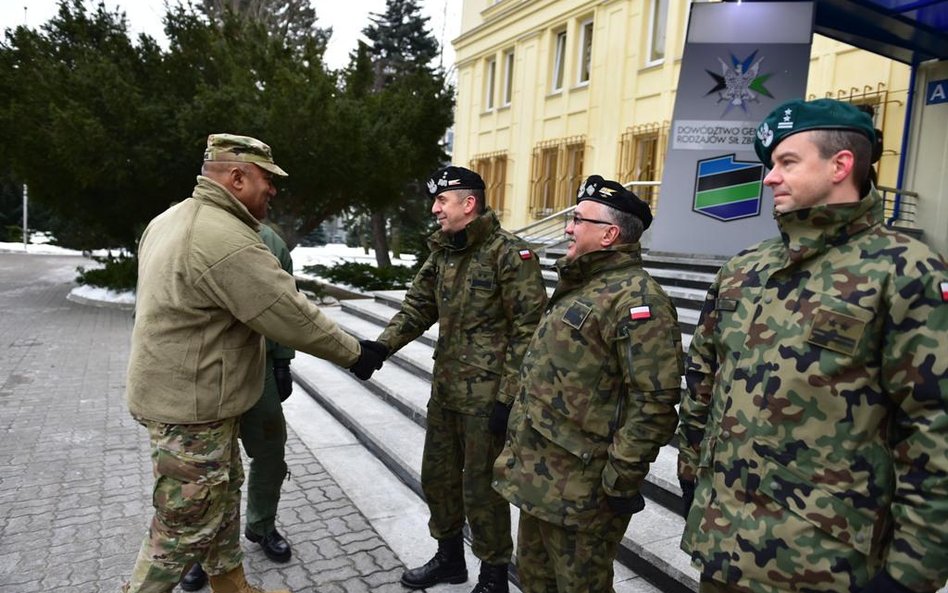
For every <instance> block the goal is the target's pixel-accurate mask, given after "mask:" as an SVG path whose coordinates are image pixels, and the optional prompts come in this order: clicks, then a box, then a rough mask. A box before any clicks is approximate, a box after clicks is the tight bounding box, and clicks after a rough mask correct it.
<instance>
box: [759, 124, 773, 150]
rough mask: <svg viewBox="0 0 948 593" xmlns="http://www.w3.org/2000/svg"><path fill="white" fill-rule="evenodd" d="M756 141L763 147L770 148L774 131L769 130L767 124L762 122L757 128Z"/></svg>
mask: <svg viewBox="0 0 948 593" xmlns="http://www.w3.org/2000/svg"><path fill="white" fill-rule="evenodd" d="M757 139H758V140H760V143H761V144H763V145H764V146H765V147H767V146H770V143H771V142H773V141H774V131H773V130H771V129H770V126H769V125H767V122H764V123H762V124H761V125H760V127H759V128H757Z"/></svg>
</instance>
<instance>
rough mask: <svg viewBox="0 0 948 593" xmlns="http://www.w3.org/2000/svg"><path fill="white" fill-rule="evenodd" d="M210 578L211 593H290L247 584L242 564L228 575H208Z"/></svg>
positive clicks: (286, 590)
mask: <svg viewBox="0 0 948 593" xmlns="http://www.w3.org/2000/svg"><path fill="white" fill-rule="evenodd" d="M208 578H209V579H210V581H211V591H212V592H213V593H290V590H289V589H275V590H273V591H264V590H263V589H261V588H260V587H254V586H253V585H251V584H250V583H248V582H247V578H246V577H245V576H244V567H243V565H242V564H241V565H238V566H237V568H235V569H233V570H231V571H230V572H228V573H224V574H218V575H213V574H212V575H208Z"/></svg>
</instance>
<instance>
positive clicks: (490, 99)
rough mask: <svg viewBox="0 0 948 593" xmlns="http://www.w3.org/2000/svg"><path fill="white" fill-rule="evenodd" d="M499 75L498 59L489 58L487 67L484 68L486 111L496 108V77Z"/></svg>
mask: <svg viewBox="0 0 948 593" xmlns="http://www.w3.org/2000/svg"><path fill="white" fill-rule="evenodd" d="M496 75H497V59H496V58H491V59H489V60H487V67H486V68H485V69H484V111H490V110H491V109H493V108H494V78H495V77H496Z"/></svg>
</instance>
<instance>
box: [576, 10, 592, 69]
mask: <svg viewBox="0 0 948 593" xmlns="http://www.w3.org/2000/svg"><path fill="white" fill-rule="evenodd" d="M580 31H581V34H582V36H581V37H580V40H579V77H578V80H577V81H576V82H577V83H579V84H587V83H589V70H590V67H591V66H592V45H593V22H592V21H586V22H584V23H583V24H582V27H581V28H580Z"/></svg>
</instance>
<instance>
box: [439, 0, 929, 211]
mask: <svg viewBox="0 0 948 593" xmlns="http://www.w3.org/2000/svg"><path fill="white" fill-rule="evenodd" d="M694 1H697V0H694ZM691 4H692V2H691V1H688V0H464V3H463V11H462V23H461V34H460V35H459V36H458V37H457V39H455V40H454V47H455V50H456V54H457V112H456V118H455V144H454V161H455V162H456V163H459V164H466V165H467V166H469V167H471V168H473V169H475V170H477V171H478V172H480V173H481V175H482V176H483V177H484V179H485V181H486V183H487V185H488V199H489V201H490V204H491V206H492V207H493V208H494V209H495V210H496V211H497V212H498V214H499V215H500V217H501V221H502V223H503V225H504V226H505V227H507V228H522V227H524V226H526V225H528V224H530V223H532V222H533V221H536V220H539V219H541V218H543V217H545V216H548V215H550V214H552V213H555V212H557V211H559V210H562V209H563V208H566V207H568V206H570V205H572V204H573V202H574V199H575V192H576V189H577V187H578V185H579V182H580V181H581V180H582V179H583V178H584V176H586V175H589V174H592V173H598V174H602V175H604V176H606V177H611V178H614V179H618V180H619V181H621V182H623V183H625V182H630V181H659V180H661V176H662V163H663V161H664V155H665V151H666V146H667V137H668V129H669V124H670V120H671V118H672V112H673V108H674V102H675V89H676V87H677V83H678V75H679V71H680V66H681V57H682V53H683V49H684V43H685V37H686V31H687V23H688V17H689V14H690V8H691ZM910 74H911V71H910V68H909V67H908V66H907V65H905V64H901V63H899V62H895V61H893V60H890V59H887V58H884V57H882V56H879V55H876V54H872V53H869V52H866V51H863V50H859V49H856V48H853V47H851V46H848V45H845V44H843V43H840V42H837V41H834V40H831V39H828V38H825V37H821V36H819V35H815V36H814V41H813V47H812V52H811V57H810V69H809V77H808V86H807V95H808V97H809V98H818V97H833V98H837V99H840V100H845V101H851V102H854V103H859V104H866V105H870V106H872V107H873V111H874V119H875V122H876V127H878V128H879V129H881V130H882V131H883V139H884V151H883V155H882V158H881V160H880V161H879V163H878V164H877V171H878V175H879V185H880V186H888V187H895V186H896V185H897V183H898V179H899V171H898V169H899V162H900V154H901V150H902V135H903V132H902V129H903V126H904V120H905V112H906V103H907V100H908V95H909V92H908V89H909V84H910ZM907 189H912V188H911V187H909V188H907ZM637 191H638V192H639V193H640V194H642V195H643V197H647V198H650V199H651V200H652V201H653V207H654V205H655V202H657V200H658V199H660V189H658V188H649V187H642V188H640V189H639V190H637Z"/></svg>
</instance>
